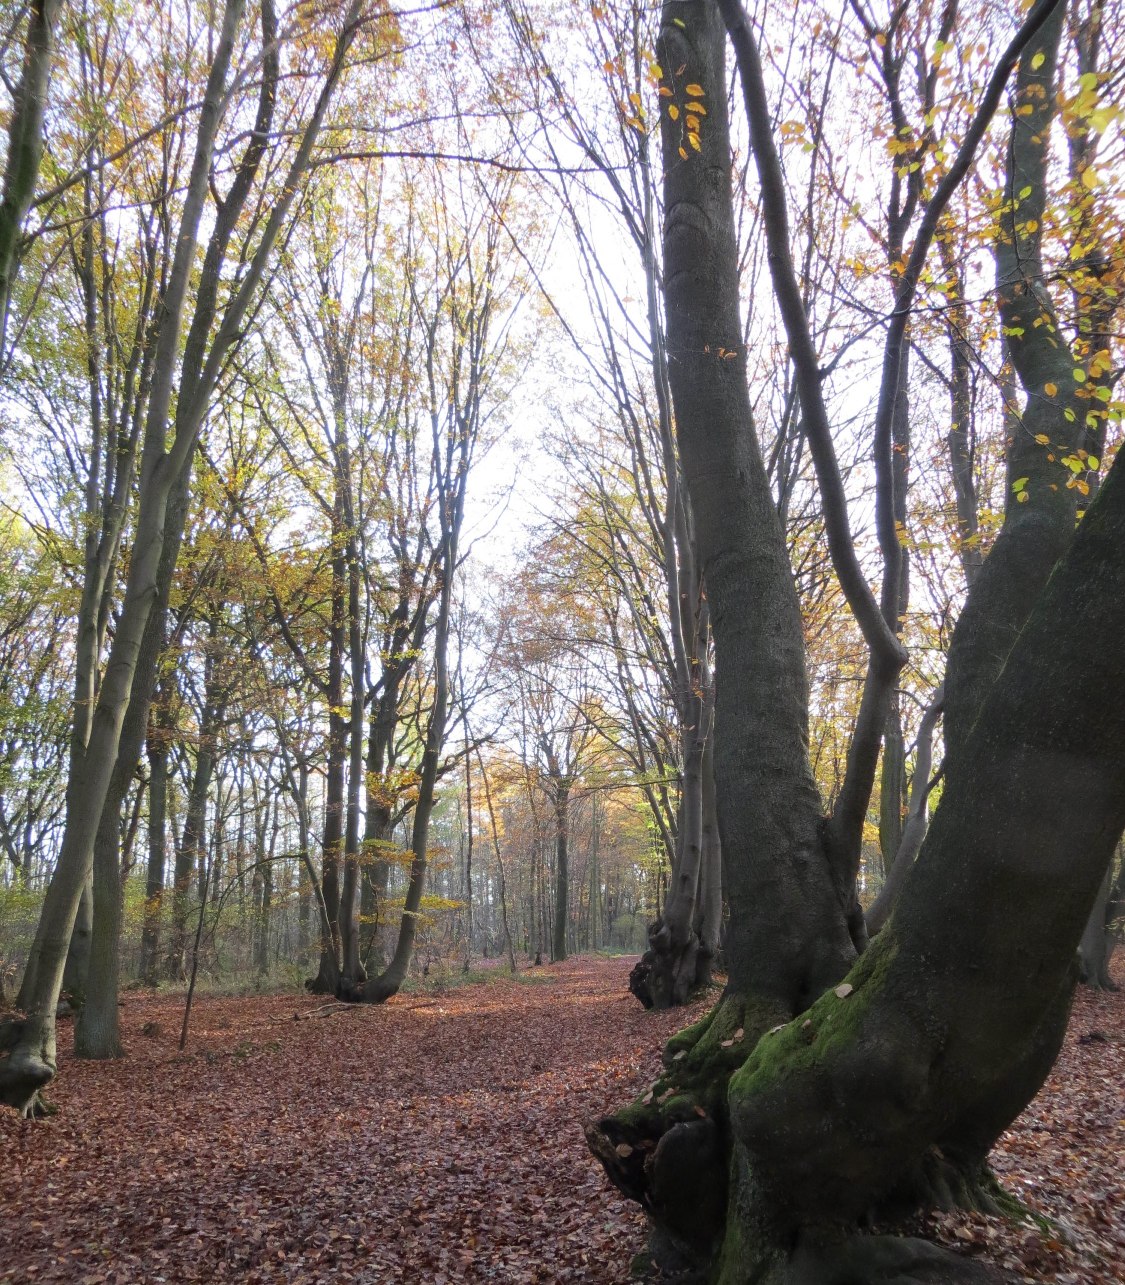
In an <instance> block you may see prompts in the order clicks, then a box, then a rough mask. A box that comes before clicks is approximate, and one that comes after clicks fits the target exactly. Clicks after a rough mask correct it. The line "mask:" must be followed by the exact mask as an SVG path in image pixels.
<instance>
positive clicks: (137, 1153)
mask: <svg viewBox="0 0 1125 1285" xmlns="http://www.w3.org/2000/svg"><path fill="white" fill-rule="evenodd" d="M632 962H633V961H632V960H630V959H604V958H579V959H575V960H571V961H569V962H567V963H565V964H561V965H554V966H551V967H546V968H542V969H532V970H530V971H529V972H528V973H525V974H524V975H523V980H519V981H513V980H510V979H508V978H507V977H505V976H503V975H500V974H498V975H497V976H496V977H495V978H494V979H491V980H489V981H488V982H486V983H482V984H474V985H468V986H461V987H454V988H450V989H448V990H447V991H445V992H442V991H440V990H434V989H428V990H425V991H421V992H417V993H414V994H411V995H406V996H401V997H399V998H397V999H396V1000H394V1001H393V1002H392V1003H390V1004H388V1005H386V1006H384V1007H382V1008H367V1007H354V1008H352V1007H349V1008H346V1009H341V1010H335V1009H329V1010H325V1009H324V1008H323V1007H322V1005H321V1002H320V1001H318V1000H316V999H313V998H311V997H306V996H304V995H300V996H295V995H280V996H268V997H261V998H239V999H201V1000H197V1002H196V1007H195V1010H194V1012H193V1017H192V1032H191V1037H190V1039H189V1043H188V1048H187V1051H186V1052H185V1053H184V1054H182V1055H181V1054H179V1053H178V1052H177V1050H176V1042H177V1039H178V1034H179V1023H180V1019H181V1017H182V1011H183V1007H182V1006H183V1001H182V997H159V996H157V997H153V996H149V995H142V994H139V993H135V992H134V993H129V994H127V996H126V999H125V1007H124V1010H123V1013H122V1019H123V1028H124V1034H125V1043H126V1046H127V1048H128V1050H129V1056H128V1057H127V1059H126V1060H124V1061H121V1062H108V1063H91V1062H86V1063H82V1062H75V1061H73V1060H72V1059H71V1058H70V1057H69V1056H66V1057H64V1066H63V1070H62V1074H61V1076H60V1078H59V1081H58V1083H57V1086H56V1087H55V1088H54V1090H53V1092H52V1095H51V1096H52V1100H53V1102H54V1103H55V1104H56V1105H57V1106H58V1108H59V1112H58V1114H57V1115H56V1116H54V1117H53V1118H51V1119H48V1120H45V1121H41V1122H38V1123H28V1122H24V1121H19V1120H17V1119H16V1118H15V1117H14V1116H12V1115H11V1114H10V1113H8V1114H4V1115H3V1116H0V1281H4V1282H21V1283H22V1282H33V1281H34V1282H42V1281H55V1282H66V1283H67V1285H83V1283H85V1285H101V1283H106V1285H108V1283H110V1282H188V1281H208V1282H210V1281H239V1282H302V1283H304V1285H312V1282H324V1285H330V1283H331V1285H335V1283H336V1282H340V1283H341V1285H343V1283H344V1282H347V1283H348V1285H352V1283H362V1285H380V1283H381V1282H394V1281H404V1282H410V1283H411V1285H414V1283H417V1285H431V1283H432V1285H440V1283H441V1282H448V1283H449V1285H454V1283H455V1282H456V1283H459V1282H483V1281H497V1282H512V1283H515V1282H519V1283H521V1285H522V1283H525V1282H526V1283H528V1285H531V1283H533V1282H537V1283H541V1285H549V1283H551V1282H591V1283H599V1285H618V1283H621V1285H624V1283H625V1282H627V1281H628V1280H629V1279H630V1277H629V1264H630V1260H631V1258H632V1257H633V1255H634V1254H636V1253H637V1252H638V1251H639V1250H641V1249H642V1248H643V1243H644V1219H643V1218H642V1216H641V1214H640V1212H639V1211H638V1210H636V1209H635V1207H633V1206H631V1205H630V1204H629V1203H628V1202H626V1201H624V1200H623V1199H620V1198H618V1196H617V1195H616V1193H615V1192H613V1191H612V1190H610V1189H609V1188H608V1187H607V1185H606V1184H605V1182H604V1181H603V1179H602V1176H601V1171H600V1169H599V1167H598V1166H597V1165H596V1163H595V1162H594V1161H593V1160H592V1159H591V1158H590V1157H589V1154H588V1153H587V1151H586V1147H585V1143H584V1141H583V1137H582V1133H581V1128H580V1125H581V1122H582V1121H583V1120H585V1119H587V1118H590V1117H592V1116H595V1115H597V1114H599V1113H600V1112H602V1111H604V1110H606V1109H608V1108H611V1107H613V1106H615V1105H619V1104H620V1103H622V1102H624V1101H627V1100H628V1099H629V1098H630V1097H631V1096H632V1095H633V1094H634V1093H636V1092H638V1091H639V1090H641V1089H642V1088H643V1087H644V1086H645V1085H646V1084H647V1083H648V1082H649V1080H650V1079H651V1078H652V1077H653V1076H654V1075H655V1073H656V1070H657V1065H658V1050H659V1047H660V1044H661V1042H662V1041H663V1040H664V1039H665V1038H666V1037H667V1036H668V1035H670V1034H671V1033H672V1032H673V1031H674V1030H676V1029H677V1028H678V1027H679V1026H681V1025H683V1024H685V1022H686V1021H687V1020H690V1019H691V1018H692V1017H693V1016H694V1015H695V1013H693V1012H688V1013H685V1012H683V1011H681V1012H678V1013H674V1014H667V1013H665V1014H652V1013H645V1012H643V1011H642V1010H641V1009H640V1008H639V1006H638V1005H637V1004H636V1002H635V1001H634V1000H633V999H632V998H631V997H630V996H629V995H628V994H627V993H626V990H625V982H626V976H627V974H628V970H629V968H630V966H631V964H632ZM1119 980H1125V978H1119ZM317 1010H319V1011H317ZM699 1011H702V1006H699V1007H698V1008H697V1010H696V1012H699ZM295 1015H296V1017H297V1018H299V1019H305V1018H307V1020H294V1019H295ZM154 1023H155V1024H156V1027H157V1029H156V1030H155V1031H154V1029H153V1024H154ZM146 1028H147V1031H148V1033H147V1034H146V1033H144V1032H145V1031H146ZM1091 1032H1096V1033H1097V1034H1098V1035H1099V1036H1101V1037H1102V1038H1092V1039H1091V1038H1089V1037H1090V1035H1091ZM62 1041H63V1046H64V1049H65V1048H66V1047H67V1046H68V1045H69V1042H70V1035H69V1030H67V1031H65V1032H64V1034H63V1036H62ZM1123 1086H1125V994H1117V995H1092V994H1090V993H1088V992H1083V993H1082V994H1080V996H1079V999H1078V1002H1077V1004H1076V1008H1075V1014H1074V1019H1073V1020H1072V1023H1071V1030H1070V1034H1069V1036H1068V1039H1067V1045H1066V1049H1065V1050H1064V1053H1063V1056H1062V1058H1061V1059H1060V1063H1059V1066H1058V1067H1057V1068H1056V1071H1055V1074H1054V1075H1053V1076H1052V1079H1051V1081H1050V1082H1049V1084H1048V1086H1047V1088H1046V1089H1045V1090H1044V1093H1043V1094H1042V1095H1041V1096H1040V1098H1039V1099H1038V1100H1037V1102H1036V1103H1035V1104H1034V1105H1033V1107H1032V1109H1031V1111H1030V1112H1029V1113H1028V1114H1027V1115H1025V1117H1024V1118H1023V1120H1022V1121H1021V1122H1020V1125H1019V1127H1018V1128H1017V1129H1015V1130H1013V1131H1012V1133H1010V1134H1009V1135H1007V1137H1006V1138H1005V1140H1004V1145H1003V1148H1002V1150H1001V1152H1000V1153H999V1163H1000V1165H1001V1167H1002V1168H1003V1170H1004V1176H1005V1179H1006V1181H1007V1182H1008V1184H1009V1185H1010V1186H1012V1187H1013V1188H1014V1189H1015V1190H1017V1191H1018V1192H1019V1193H1020V1194H1021V1195H1023V1196H1024V1197H1025V1199H1027V1201H1028V1202H1029V1203H1030V1204H1032V1205H1034V1206H1035V1207H1036V1208H1037V1209H1038V1210H1040V1211H1041V1212H1043V1213H1046V1214H1049V1215H1051V1216H1052V1217H1054V1218H1057V1219H1059V1220H1060V1221H1061V1223H1062V1228H1063V1229H1062V1232H1061V1233H1059V1232H1051V1231H1047V1232H1043V1231H1040V1230H1038V1229H1035V1228H1031V1227H1014V1226H1012V1225H1010V1224H1007V1223H1004V1222H1002V1221H1001V1220H998V1219H985V1218H979V1217H972V1218H970V1217H967V1216H961V1215H957V1216H944V1215H943V1216H939V1217H938V1218H937V1219H936V1220H932V1221H931V1223H930V1227H931V1230H932V1231H936V1233H937V1234H938V1235H939V1236H940V1237H941V1238H942V1239H944V1240H947V1241H948V1242H949V1243H953V1244H958V1245H959V1246H961V1247H962V1248H965V1249H968V1250H969V1251H970V1252H977V1253H983V1254H986V1255H987V1256H988V1257H989V1258H990V1259H992V1261H995V1262H998V1263H1002V1264H1004V1265H1005V1266H1007V1267H1009V1268H1010V1269H1012V1270H1013V1277H1012V1279H1013V1280H1041V1281H1048V1280H1049V1281H1056V1282H1074V1283H1075V1285H1101V1283H1102V1282H1118V1281H1125V1266H1123V1265H1125V1163H1123V1156H1125V1110H1123ZM1067 1242H1069V1243H1067Z"/></svg>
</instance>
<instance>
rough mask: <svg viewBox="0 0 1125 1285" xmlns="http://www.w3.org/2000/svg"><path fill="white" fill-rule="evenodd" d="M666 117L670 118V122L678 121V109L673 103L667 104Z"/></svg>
mask: <svg viewBox="0 0 1125 1285" xmlns="http://www.w3.org/2000/svg"><path fill="white" fill-rule="evenodd" d="M668 115H669V116H670V117H671V118H672V120H679V119H680V109H679V108H678V107H677V106H676V104H675V103H669V104H668Z"/></svg>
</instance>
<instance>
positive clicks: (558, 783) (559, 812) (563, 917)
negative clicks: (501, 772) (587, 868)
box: [547, 747, 571, 963]
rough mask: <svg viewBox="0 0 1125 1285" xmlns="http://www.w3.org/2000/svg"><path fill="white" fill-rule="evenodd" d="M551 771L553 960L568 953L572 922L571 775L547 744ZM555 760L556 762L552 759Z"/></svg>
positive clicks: (555, 960)
mask: <svg viewBox="0 0 1125 1285" xmlns="http://www.w3.org/2000/svg"><path fill="white" fill-rule="evenodd" d="M548 751H549V757H548V760H547V761H548V768H549V771H550V772H551V792H552V798H551V811H552V813H553V816H554V822H555V905H554V923H553V925H552V930H551V962H552V963H558V962H559V961H560V960H563V959H566V957H567V927H568V926H569V923H570V790H571V780H570V777H569V776H567V775H565V774H564V773H563V772H562V771H561V770H560V768H559V764H558V760H557V759H556V758H555V757H554V754H553V752H550V749H549V747H548ZM552 760H553V762H552Z"/></svg>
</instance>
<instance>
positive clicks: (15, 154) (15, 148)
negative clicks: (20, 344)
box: [0, 0, 62, 349]
mask: <svg viewBox="0 0 1125 1285" xmlns="http://www.w3.org/2000/svg"><path fill="white" fill-rule="evenodd" d="M61 8H62V3H61V0H33V3H32V4H31V5H30V6H29V7H28V20H27V33H26V35H25V37H24V60H23V71H22V74H21V76H20V81H19V84H18V85H17V86H16V88H15V93H14V94H13V99H12V115H11V120H10V122H9V125H8V147H7V160H6V164H5V166H4V188H3V196H2V198H0V349H2V348H3V346H4V342H5V340H6V337H7V331H8V310H9V307H10V304H11V298H12V286H13V285H14V283H15V277H16V268H17V264H18V262H19V249H20V238H21V237H22V235H23V224H24V220H25V219H26V218H27V212H28V210H30V209H31V201H32V198H33V197H34V195H35V184H36V181H37V180H38V177H39V162H40V159H41V157H42V155H43V113H44V111H45V109H46V106H47V89H48V86H49V85H50V78H51V60H52V57H53V55H54V34H55V23H56V21H57V20H58V15H59V10H60V9H61Z"/></svg>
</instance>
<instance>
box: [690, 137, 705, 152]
mask: <svg viewBox="0 0 1125 1285" xmlns="http://www.w3.org/2000/svg"><path fill="white" fill-rule="evenodd" d="M687 141H688V142H689V143H690V144H691V145H692V147H693V148H694V149H695V151H697V152H698V151H700V150H702V149H701V148H700V146H699V135H698V134H689V135H688V136H687Z"/></svg>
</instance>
